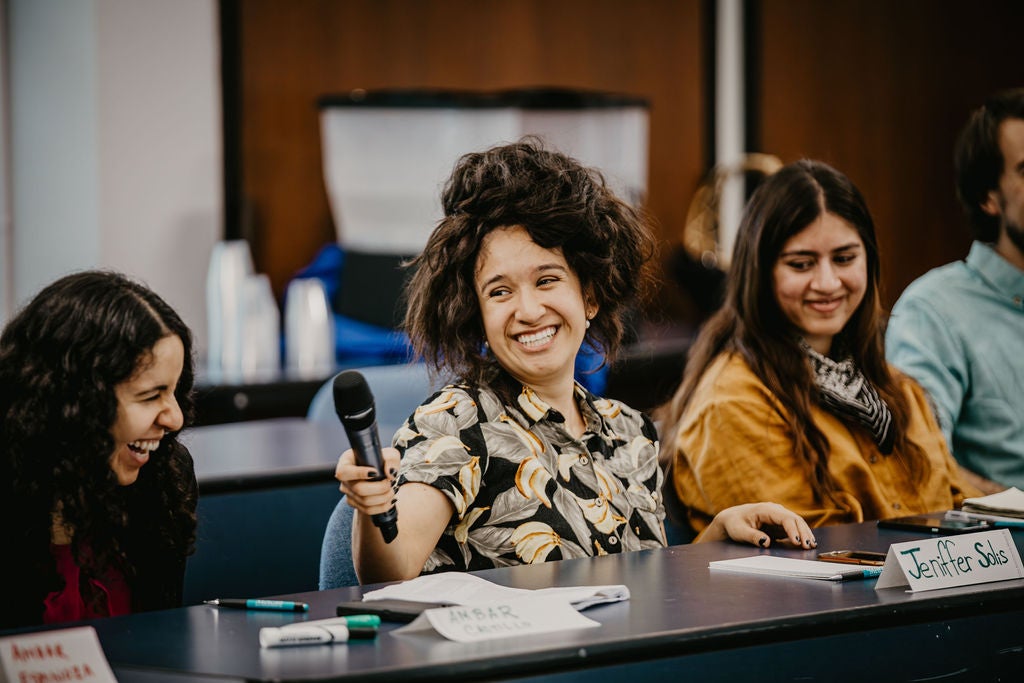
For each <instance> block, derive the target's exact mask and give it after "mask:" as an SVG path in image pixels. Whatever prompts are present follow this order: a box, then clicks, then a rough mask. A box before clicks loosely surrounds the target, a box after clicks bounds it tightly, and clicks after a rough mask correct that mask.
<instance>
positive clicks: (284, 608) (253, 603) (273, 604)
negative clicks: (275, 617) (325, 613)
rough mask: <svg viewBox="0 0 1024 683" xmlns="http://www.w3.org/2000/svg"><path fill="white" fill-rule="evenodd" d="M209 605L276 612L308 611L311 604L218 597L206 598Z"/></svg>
mask: <svg viewBox="0 0 1024 683" xmlns="http://www.w3.org/2000/svg"><path fill="white" fill-rule="evenodd" d="M203 602H205V603H206V604H207V605H214V606H216V607H234V608H236V609H269V610H274V611H276V612H308V611H309V605H307V604H306V603H304V602H290V601H288V600H233V599H227V600H225V599H224V598H217V599H216V600H204V601H203Z"/></svg>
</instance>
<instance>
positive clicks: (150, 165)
mask: <svg viewBox="0 0 1024 683" xmlns="http://www.w3.org/2000/svg"><path fill="white" fill-rule="evenodd" d="M7 4H8V10H9V11H8V18H9V21H8V27H7V28H8V43H9V46H10V52H9V69H10V89H9V98H10V100H9V102H10V105H11V147H12V153H11V165H10V174H11V187H12V208H13V234H12V240H11V241H12V245H11V249H10V258H8V264H7V267H10V268H11V269H13V278H10V280H11V281H12V286H13V289H14V292H13V296H12V299H13V301H14V302H15V303H16V305H20V304H22V303H24V302H25V301H26V300H27V299H28V298H30V297H31V296H32V295H33V294H34V293H35V292H36V291H38V290H39V288H40V287H42V286H43V285H45V284H46V283H47V282H49V281H51V280H53V279H55V278H57V277H59V276H61V275H63V274H65V273H68V272H71V271H73V270H80V269H83V268H94V267H102V268H112V269H115V270H120V271H123V272H125V273H128V274H130V275H132V276H134V277H136V278H139V279H141V280H143V281H145V282H146V283H148V284H149V285H150V286H151V287H152V288H153V289H154V290H156V291H157V292H158V293H159V294H160V295H161V296H163V297H164V298H165V299H167V301H168V302H169V303H170V304H171V305H172V306H174V307H175V308H176V309H177V310H178V311H179V313H180V314H181V315H182V317H183V318H184V319H185V321H186V322H187V323H188V324H189V325H190V326H191V327H192V329H193V330H194V331H195V333H196V339H197V343H198V344H197V345H198V347H199V349H201V350H202V349H205V347H206V307H205V294H204V283H205V277H206V268H207V263H208V260H209V254H210V249H211V247H212V245H213V243H214V242H215V241H216V240H217V239H219V238H220V236H221V235H222V234H223V227H222V223H223V188H222V185H223V181H222V170H221V169H222V143H221V114H220V71H219V41H218V35H217V5H216V0H176V1H174V2H166V1H165V0H7ZM0 257H2V253H0ZM2 313H3V311H2V309H0V314H2ZM8 313H10V311H8Z"/></svg>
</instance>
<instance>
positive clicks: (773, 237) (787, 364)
mask: <svg viewBox="0 0 1024 683" xmlns="http://www.w3.org/2000/svg"><path fill="white" fill-rule="evenodd" d="M825 212H828V213H831V214H834V215H836V216H838V217H839V218H842V219H843V220H844V221H845V222H847V223H848V224H850V225H851V226H852V227H853V228H854V229H855V230H856V231H857V234H858V235H859V236H860V238H861V240H862V241H863V242H864V250H865V255H866V261H867V289H866V291H865V292H864V300H863V301H861V304H860V306H859V307H858V308H857V310H856V311H855V312H854V314H853V315H852V316H851V317H850V320H848V321H847V323H846V326H845V327H844V328H843V330H842V332H841V333H840V335H839V337H838V339H837V344H838V345H840V346H841V347H842V348H844V349H846V350H847V351H848V352H849V353H850V354H851V355H852V356H853V362H854V363H856V365H857V367H858V368H860V370H861V372H863V373H864V376H865V377H866V378H867V379H868V380H869V381H870V382H871V383H872V384H873V385H874V387H875V389H876V390H877V391H878V393H879V395H880V396H881V397H882V398H883V399H884V400H885V402H886V403H887V404H888V406H889V409H890V410H891V411H892V415H893V423H894V425H895V427H896V446H897V449H905V450H906V452H908V453H909V454H910V455H909V458H910V462H908V463H907V466H908V468H909V470H910V471H911V472H912V473H920V472H921V467H922V463H923V462H924V454H923V453H920V452H919V450H918V449H917V448H916V446H914V445H913V444H910V443H908V442H907V440H906V432H907V429H906V428H907V424H908V422H909V420H910V406H909V404H908V401H907V399H906V397H905V395H904V394H903V393H902V391H901V389H900V387H901V381H902V375H899V376H898V375H896V374H894V372H893V370H892V369H891V368H890V366H889V365H888V363H886V361H885V340H884V335H885V318H884V311H883V308H882V304H881V301H880V292H879V281H880V260H879V255H878V240H877V239H876V236H875V224H874V221H873V220H872V218H871V214H870V212H869V211H868V207H867V203H866V202H865V201H864V197H863V196H862V195H861V193H860V191H859V190H858V189H857V187H856V186H855V185H854V184H853V183H852V182H851V181H850V179H849V178H847V177H846V176H845V175H843V174H842V173H840V172H839V171H837V170H836V169H834V168H832V167H831V166H828V165H827V164H824V163H821V162H819V161H810V160H803V161H798V162H795V163H792V164H789V165H788V166H785V167H783V168H782V169H781V170H779V171H777V172H776V173H775V174H774V175H772V176H769V177H768V178H767V179H766V180H765V181H764V182H763V183H762V184H761V185H760V187H758V189H757V190H756V191H755V192H754V195H753V196H752V197H751V199H750V202H749V203H748V204H747V207H746V209H745V211H744V213H743V218H742V220H741V221H740V227H739V231H738V233H737V237H736V247H735V253H734V254H733V260H732V265H731V266H730V269H729V276H728V280H727V283H726V294H725V302H724V304H723V306H722V308H721V309H720V310H719V311H718V312H717V313H716V314H715V315H714V316H712V317H711V319H710V320H709V321H708V322H707V323H706V324H705V326H704V327H703V328H702V330H701V332H700V334H699V335H698V337H697V341H696V342H695V343H694V345H693V347H692V348H691V349H690V354H689V358H688V360H687V363H686V370H685V372H684V374H683V382H682V385H681V386H680V387H679V389H678V390H677V391H676V394H675V396H674V397H673V398H672V400H671V402H670V403H669V404H667V405H666V406H663V407H662V408H660V409H659V411H658V414H659V417H660V418H661V419H662V421H663V423H664V424H665V425H666V427H667V431H666V432H665V433H666V434H675V433H677V432H678V429H679V427H678V423H679V421H680V420H681V419H682V417H683V415H684V414H685V412H686V408H687V406H688V405H689V403H690V400H691V398H692V397H693V394H694V391H695V390H696V389H697V385H698V384H699V383H700V379H701V377H702V376H703V375H704V372H705V371H706V370H707V369H708V367H709V366H710V365H711V364H712V363H713V362H714V361H715V359H716V358H717V357H718V355H719V354H721V353H729V352H734V353H738V354H740V355H741V356H742V357H743V359H744V360H745V361H746V362H747V365H749V366H750V368H751V369H752V370H753V371H754V373H755V374H756V375H757V376H758V378H759V379H760V380H761V381H762V382H764V384H765V386H767V387H768V388H769V389H771V391H772V393H773V394H775V396H776V397H777V398H778V399H779V401H780V402H781V403H782V404H783V405H784V406H785V407H786V408H787V409H788V410H789V412H790V414H791V415H792V418H791V425H790V427H791V429H792V433H793V435H794V440H795V442H796V446H795V448H796V452H797V455H798V456H799V457H800V458H801V459H802V460H803V461H804V463H805V465H806V467H807V472H806V473H807V476H808V480H809V481H810V482H811V483H812V485H813V487H814V490H815V491H816V492H817V493H818V494H819V495H820V496H821V497H822V499H829V498H832V499H834V497H835V495H836V494H837V493H838V489H837V485H836V483H835V481H834V480H833V477H832V476H831V474H830V473H829V471H828V454H829V443H828V439H827V438H826V437H825V435H824V434H822V432H821V430H820V429H818V428H817V427H816V426H815V425H814V422H813V420H812V419H811V405H812V403H814V402H817V401H818V400H819V399H818V392H817V390H816V389H815V386H814V379H813V376H812V373H811V369H810V365H809V363H808V362H807V356H806V354H805V353H804V351H803V350H802V349H801V348H800V346H799V342H798V341H797V339H796V338H795V337H794V336H793V335H792V334H791V333H790V330H792V324H791V323H790V322H789V320H788V319H787V318H786V315H785V313H783V311H782V309H781V308H780V307H779V303H778V301H777V299H776V297H775V293H774V292H775V288H774V268H775V262H776V261H777V260H778V257H779V253H780V252H781V251H782V248H783V246H784V245H785V243H786V241H787V240H788V239H789V238H790V237H792V236H793V235H796V234H797V233H799V232H801V231H803V230H804V229H805V228H806V227H808V226H809V225H810V224H811V223H813V222H814V221H815V220H817V219H818V217H819V216H821V215H822V214H823V213H825Z"/></svg>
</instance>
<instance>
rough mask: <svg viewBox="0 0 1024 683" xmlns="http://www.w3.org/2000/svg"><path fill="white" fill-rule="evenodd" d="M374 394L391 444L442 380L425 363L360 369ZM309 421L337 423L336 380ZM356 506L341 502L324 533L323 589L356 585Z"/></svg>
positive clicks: (316, 404)
mask: <svg viewBox="0 0 1024 683" xmlns="http://www.w3.org/2000/svg"><path fill="white" fill-rule="evenodd" d="M359 372H360V373H362V375H363V377H365V378H366V383H367V384H368V385H369V386H370V391H371V392H372V393H373V402H374V406H375V409H376V414H377V424H378V425H379V426H380V429H381V441H382V442H383V443H385V444H389V443H390V442H391V436H392V434H393V433H394V431H395V430H397V429H398V428H400V427H401V426H402V425H403V424H404V423H405V420H406V419H407V418H408V417H409V416H410V415H412V413H413V411H415V410H416V406H418V405H419V404H420V403H422V402H423V401H424V400H425V399H426V398H427V397H428V396H429V395H430V394H431V393H432V392H433V390H434V389H435V388H436V387H439V386H441V384H442V383H441V382H440V380H438V381H436V382H432V381H431V379H430V375H429V374H428V372H427V367H426V365H424V364H423V363H405V364H401V365H373V366H368V367H363V368H359ZM306 418H307V419H309V420H313V421H316V422H325V421H326V422H337V421H338V415H337V412H336V411H335V410H334V378H333V377H332V378H331V379H329V380H327V382H325V383H324V385H323V386H322V387H320V389H319V390H318V391H317V393H316V395H315V396H314V397H313V401H312V402H311V403H310V405H309V410H308V411H307V413H306ZM352 514H353V509H352V506H350V505H349V504H348V502H347V501H346V500H345V499H344V498H342V499H341V500H340V501H338V504H337V505H336V506H335V508H334V511H333V512H332V513H331V516H330V518H329V519H328V520H327V528H326V529H325V530H324V539H323V544H322V545H321V547H320V579H319V585H320V590H327V589H329V588H339V587H341V586H355V585H358V583H359V581H358V579H357V578H356V572H355V568H354V567H353V566H352Z"/></svg>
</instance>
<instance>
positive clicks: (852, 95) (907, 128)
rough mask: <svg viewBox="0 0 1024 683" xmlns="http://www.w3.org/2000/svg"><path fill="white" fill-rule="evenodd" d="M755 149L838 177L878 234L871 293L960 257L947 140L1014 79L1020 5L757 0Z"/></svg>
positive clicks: (1021, 73) (960, 221)
mask: <svg viewBox="0 0 1024 683" xmlns="http://www.w3.org/2000/svg"><path fill="white" fill-rule="evenodd" d="M756 11H757V13H758V14H759V15H760V25H761V30H760V33H759V36H758V37H759V40H760V42H761V46H762V48H761V70H760V80H759V84H758V90H759V97H758V98H757V101H758V103H759V106H760V109H761V117H760V119H759V120H760V131H759V133H760V147H761V149H762V150H764V151H767V152H772V153H775V154H778V155H779V156H781V157H782V158H783V160H785V161H792V160H795V159H798V158H801V157H811V158H817V159H821V160H823V161H826V162H828V163H830V164H832V165H833V166H835V167H837V168H838V169H840V170H841V171H843V172H844V173H846V174H847V175H849V176H850V178H851V179H852V180H853V181H854V183H855V184H856V185H857V186H858V187H859V188H860V189H861V191H862V192H863V193H864V195H865V198H866V199H867V202H868V206H869V207H870V209H871V211H872V215H873V217H874V219H875V223H876V226H877V228H878V232H879V242H880V251H881V255H882V274H883V286H884V288H883V297H884V299H883V300H884V301H885V302H886V303H887V304H888V305H891V303H892V302H894V301H895V300H896V298H897V297H898V295H899V294H900V292H902V291H903V288H904V287H905V286H906V285H907V284H909V283H910V281H911V280H913V279H914V278H916V277H917V276H919V275H921V274H922V273H923V272H925V271H926V270H928V269H930V268H933V267H935V266H937V265H940V264H943V263H946V262H949V261H952V260H956V259H959V258H963V257H964V256H965V255H966V253H967V250H968V248H969V244H970V234H969V230H968V228H967V223H966V220H965V219H964V218H963V214H962V212H961V210H960V208H959V205H958V204H957V201H956V196H955V193H954V176H953V160H952V156H953V144H954V141H955V139H956V136H957V134H958V133H959V131H960V129H961V127H962V126H963V124H964V123H965V122H966V120H967V116H968V114H969V112H970V111H971V110H972V109H974V108H975V107H977V106H979V105H980V104H981V103H982V102H983V101H984V98H985V97H986V95H987V94H988V93H989V92H991V91H993V90H996V89H999V88H1005V87H1011V86H1021V85H1024V68H1022V60H1021V51H1020V27H1021V26H1024V2H1019V0H979V1H976V2H961V1H958V0H899V1H898V2H897V1H892V0H829V1H828V2H821V1H820V0H786V1H785V2H780V1H778V0H761V1H760V2H758V3H756Z"/></svg>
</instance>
